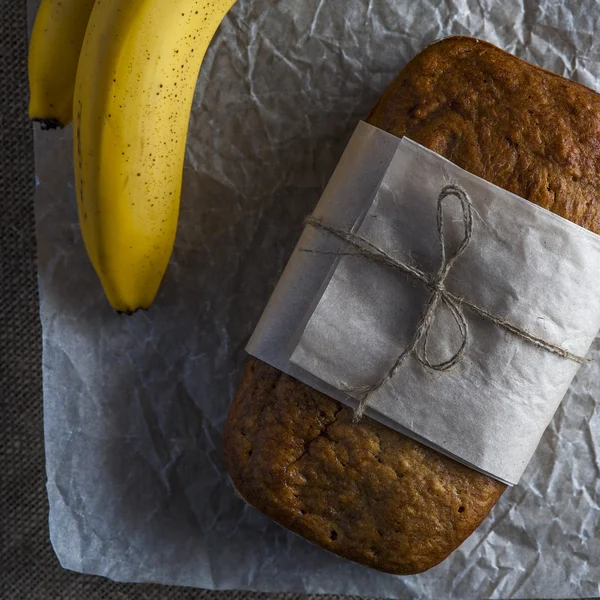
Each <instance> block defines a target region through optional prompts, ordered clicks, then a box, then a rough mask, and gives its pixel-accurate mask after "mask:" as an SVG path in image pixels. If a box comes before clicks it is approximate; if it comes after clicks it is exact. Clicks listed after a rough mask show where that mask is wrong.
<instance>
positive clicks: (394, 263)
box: [303, 184, 586, 421]
mask: <svg viewBox="0 0 600 600" xmlns="http://www.w3.org/2000/svg"><path fill="white" fill-rule="evenodd" d="M449 197H455V198H457V199H458V200H459V202H460V206H461V211H462V223H463V227H464V236H463V238H462V240H461V242H460V244H459V245H458V248H457V249H456V250H455V252H454V253H452V254H450V255H447V252H446V246H445V243H444V210H443V208H444V201H445V200H446V199H447V198H449ZM306 224H307V225H310V226H311V227H314V228H315V229H318V230H320V231H324V232H326V233H329V234H330V235H332V236H334V237H335V238H337V239H339V240H341V241H343V242H344V243H345V244H346V245H348V246H350V247H351V248H352V249H353V251H352V252H350V253H344V252H334V253H333V254H336V255H339V256H344V255H351V256H362V257H364V258H367V259H368V260H371V261H373V262H376V263H379V264H383V265H386V266H388V267H391V268H392V269H395V270H397V271H400V272H401V273H404V274H406V275H408V276H409V277H411V278H412V279H414V280H416V281H420V282H421V283H422V284H424V285H425V286H426V287H427V288H429V290H431V295H430V296H429V300H428V302H427V305H426V308H425V311H424V313H423V316H422V318H421V320H420V321H419V324H418V326H417V329H416V331H415V334H414V336H413V338H412V341H411V343H410V345H409V346H408V347H407V348H406V349H405V350H403V351H402V353H401V354H400V355H399V356H398V358H397V359H396V361H395V362H394V364H393V366H392V368H391V369H390V370H389V371H388V372H387V373H386V374H385V375H384V376H383V377H382V378H381V380H380V381H378V382H377V383H375V384H374V385H370V386H364V387H360V388H351V389H348V390H346V391H348V392H352V393H359V394H360V397H359V403H358V407H357V408H356V409H355V414H354V420H355V421H358V420H360V418H361V417H362V415H363V413H364V411H365V408H366V406H367V404H368V402H369V400H370V398H371V396H372V394H373V393H375V392H376V391H377V390H378V389H380V388H381V387H382V386H384V385H385V384H386V383H387V382H388V381H390V379H392V378H393V377H394V376H395V375H396V373H397V372H398V369H399V368H400V367H401V366H402V364H403V363H404V361H405V360H406V358H407V357H408V356H409V355H413V356H414V357H415V358H416V359H417V361H418V362H419V363H421V364H422V365H423V366H424V367H427V368H429V369H432V370H433V371H447V370H448V369H451V368H452V367H453V366H454V365H456V364H457V363H458V362H460V361H461V360H462V358H463V354H464V351H465V348H466V346H467V342H468V339H469V327H468V324H467V321H466V319H465V316H464V314H463V311H462V307H463V306H465V307H467V308H469V309H471V310H472V311H474V312H476V313H477V314H478V315H480V316H481V317H483V318H484V319H487V320H488V321H491V322H492V323H495V324H496V325H498V326H499V327H502V328H503V329H506V330H507V331H509V332H511V333H512V334H514V335H517V336H519V337H520V338H521V339H524V340H525V341H527V342H529V343H531V344H534V345H535V346H537V347H538V348H541V349H543V350H546V351H548V352H552V353H553V354H557V355H558V356H561V357H562V358H566V359H568V360H572V361H575V362H577V363H579V364H583V363H584V362H586V359H585V358H582V357H581V356H577V355H575V354H572V353H571V352H568V351H567V350H565V349H564V348H561V347H560V346H557V345H556V344H552V343H550V342H547V341H546V340H544V339H542V338H540V337H537V336H535V335H532V334H531V333H529V332H528V331H526V330H525V329H522V328H521V327H518V326H517V325H514V324H512V323H510V322H509V321H507V320H506V319H502V318H500V317H497V316H495V315H493V314H492V313H490V312H489V311H487V310H486V309H485V308H482V307H481V306H478V305H477V304H474V303H473V302H469V301H468V300H466V299H465V298H461V297H460V296H456V295H455V294H452V293H451V292H449V291H448V290H447V289H446V286H445V282H446V278H447V277H448V274H449V273H450V270H451V269H452V267H453V266H454V263H455V262H456V261H457V260H458V258H460V256H461V255H462V254H463V253H464V252H465V250H466V249H467V247H468V246H469V244H470V242H471V240H472V237H473V205H472V202H471V199H470V198H469V195H468V194H467V192H466V191H465V190H464V189H463V188H462V187H461V186H459V185H456V184H448V185H445V186H444V187H443V188H442V190H441V192H440V195H439V196H438V200H437V232H438V241H439V244H440V251H441V265H440V268H439V270H438V271H437V273H435V274H433V275H431V274H428V273H425V272H424V271H422V270H420V269H418V268H416V267H414V266H412V265H409V264H406V263H403V262H401V261H399V260H397V259H395V258H392V257H391V256H390V255H389V254H387V253H386V252H384V251H383V250H381V248H378V247H377V246H375V245H374V244H372V243H371V242H369V241H368V240H366V239H365V238H363V237H361V236H359V235H356V234H354V233H351V232H348V231H344V230H343V229H338V228H337V227H332V226H330V225H327V224H325V223H323V221H321V220H320V219H316V218H314V217H308V219H306ZM303 251H304V252H313V253H316V254H332V253H331V252H320V251H318V250H310V249H305V250H303ZM440 304H445V305H446V307H447V308H448V309H449V311H450V314H451V315H452V318H453V319H454V322H455V323H456V325H457V326H458V330H459V332H460V344H459V347H458V349H457V350H456V352H455V353H454V354H453V355H452V356H451V357H450V358H448V359H447V360H444V361H442V362H439V363H433V362H432V361H431V360H430V358H429V352H428V345H429V339H430V335H431V329H432V327H433V323H434V321H435V318H436V314H437V309H438V307H439V306H440Z"/></svg>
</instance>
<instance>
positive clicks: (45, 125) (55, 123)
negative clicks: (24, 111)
mask: <svg viewBox="0 0 600 600" xmlns="http://www.w3.org/2000/svg"><path fill="white" fill-rule="evenodd" d="M31 120H32V121H33V122H34V123H39V124H40V125H41V127H42V131H49V130H52V129H62V128H63V127H64V125H63V124H62V123H61V122H60V121H59V120H58V119H31Z"/></svg>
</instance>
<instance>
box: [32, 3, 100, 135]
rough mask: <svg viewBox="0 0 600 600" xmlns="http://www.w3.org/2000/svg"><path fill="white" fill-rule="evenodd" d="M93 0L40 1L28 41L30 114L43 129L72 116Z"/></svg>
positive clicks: (65, 124)
mask: <svg viewBox="0 0 600 600" xmlns="http://www.w3.org/2000/svg"><path fill="white" fill-rule="evenodd" d="M93 6H94V0H42V3H41V4H40V7H39V9H38V12H37V15H36V17H35V23H34V25H33V31H32V34H31V41H30V44H29V87H30V101H29V116H30V118H31V119H32V120H34V121H40V122H41V123H42V129H54V128H56V127H66V126H67V125H68V124H69V123H70V122H71V120H72V119H73V89H74V87H75V75H76V73H77V63H78V62H79V52H80V50H81V45H82V43H83V38H84V36H85V30H86V27H87V24H88V20H89V17H90V13H91V12H92V8H93Z"/></svg>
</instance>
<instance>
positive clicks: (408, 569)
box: [224, 37, 600, 575]
mask: <svg viewBox="0 0 600 600" xmlns="http://www.w3.org/2000/svg"><path fill="white" fill-rule="evenodd" d="M368 121H369V122H370V123H371V124H373V125H375V126H376V127H379V128H381V129H384V130H386V131H388V132H390V133H392V134H394V135H397V136H399V137H400V136H404V135H407V136H408V137H410V138H412V139H413V140H415V141H417V142H419V143H420V144H422V145H423V146H426V147H428V148H430V149H431V150H433V151H435V152H437V153H438V154H441V155H442V156H444V157H446V158H448V159H449V160H451V161H452V162H454V163H455V164H457V165H459V166H460V167H462V168H464V169H466V170H468V171H470V172H471V173H474V174H475V175H478V176H479V177H482V178H484V179H487V180H488V181H490V182H492V183H494V184H496V185H499V186H501V187H503V188H505V189H507V190H510V191H512V192H514V193H516V194H518V195H519V196H522V197H524V198H527V199H529V200H531V201H532V202H535V203H536V204H539V205H540V206H543V207H544V208H547V209H549V210H551V211H553V212H555V213H558V214H559V215H561V216H563V217H565V218H567V219H570V220H571V221H574V222H575V223H578V224H579V225H581V226H583V227H586V228H588V229H591V230H592V231H595V232H596V233H600V215H599V206H598V202H597V201H596V198H597V197H598V191H599V190H598V188H599V187H600V178H599V177H598V172H599V166H600V136H599V133H600V96H599V95H598V94H596V93H594V92H592V91H591V90H589V89H587V88H585V87H583V86H580V85H578V84H576V83H573V82H571V81H568V80H566V79H564V78H562V77H559V76H557V75H554V74H552V73H549V72H547V71H544V70H542V69H540V68H538V67H535V66H533V65H530V64H528V63H526V62H523V61H522V60H520V59H518V58H516V57H514V56H512V55H510V54H507V53H506V52H504V51H502V50H500V49H498V48H496V47H494V46H492V45H491V44H488V43H486V42H481V41H478V40H476V39H473V38H467V37H452V38H447V39H445V40H442V41H440V42H437V43H435V44H433V45H431V46H429V47H427V48H426V49H425V50H423V51H422V52H421V53H420V54H419V55H418V56H417V57H416V58H414V59H413V60H412V61H411V62H410V63H409V64H408V65H407V66H406V68H405V69H404V70H403V71H402V72H401V74H400V76H399V77H398V79H397V80H396V81H395V82H394V83H393V84H392V86H391V87H390V88H389V89H388V90H387V92H386V93H385V94H384V96H383V97H382V98H381V100H380V101H379V103H378V104H377V106H376V107H375V109H374V110H373V111H372V113H371V114H370V115H369V117H368ZM351 421H352V412H351V410H350V409H348V408H345V407H344V406H343V405H342V404H340V403H339V402H337V401H335V400H333V399H331V398H329V397H328V396H325V395H324V394H321V393H319V392H317V391H315V390H313V389H311V388H310V387H308V386H307V385H305V384H303V383H300V382H299V381H297V380H295V379H293V378H292V377H289V376H287V375H285V374H283V373H281V372H280V371H278V370H277V369H274V368H273V367H271V366H269V365H267V364H265V363H263V362H261V361H259V360H258V359H256V358H252V357H251V358H250V359H249V361H248V365H247V367H246V371H245V373H244V376H243V379H242V382H241V384H240V387H239V389H238V391H237V393H236V396H235V399H234V402H233V405H232V408H231V411H230V414H229V418H228V421H227V424H226V429H225V441H224V455H225V462H226V466H227V470H228V472H229V474H230V477H231V480H232V482H233V484H234V486H235V488H236V490H237V491H238V493H239V494H240V495H241V496H242V497H243V498H244V499H245V500H246V501H247V502H248V503H249V504H252V505H253V506H255V507H256V508H258V509H260V510H261V511H262V512H264V513H265V514H267V515H269V516H270V517H271V518H273V519H274V520H276V521H277V522H279V523H280V524H281V525H283V526H285V527H287V528H289V529H291V530H292V531H294V532H295V533H297V534H300V535H302V536H304V537H305V538H306V539H308V540H310V541H311V542H314V543H316V544H318V545H319V546H322V547H323V548H326V549H327V550H330V551H332V552H335V553H336V554H338V555H340V556H343V557H345V558H348V559H350V560H354V561H357V562H359V563H362V564H364V565H367V566H370V567H373V568H375V569H379V570H382V571H386V572H389V573H396V574H404V575H406V574H412V573H419V572H422V571H425V570H427V569H429V568H431V567H433V566H435V565H436V564H438V563H439V562H441V561H442V560H443V559H444V558H445V557H447V556H448V555H449V554H450V553H451V552H452V551H453V550H454V549H456V548H457V547H458V546H459V545H460V544H461V543H462V542H463V541H464V540H465V539H466V538H467V537H468V536H469V535H470V534H471V533H472V532H473V530H474V529H475V528H476V527H477V526H478V525H479V524H480V523H481V521H482V520H483V519H484V518H485V516H486V515H487V513H488V512H489V510H490V509H491V508H492V507H493V506H494V504H495V503H496V501H497V500H498V498H499V497H500V495H501V494H502V492H503V491H504V489H505V487H506V486H504V485H503V484H501V483H499V482H497V481H495V480H493V479H491V478H489V477H486V476H485V475H482V474H480V473H478V472H476V471H473V470H472V469H469V468H468V467H465V466H463V465H461V464H459V463H457V462H455V461H453V460H452V459H450V458H447V457H445V456H442V455H441V454H439V453H437V452H436V451H434V450H432V449H430V448H427V447H425V446H423V445H422V444H420V443H418V442H415V441H413V440H411V439H409V438H407V437H406V436H403V435H401V434H400V433H398V432H396V431H393V430H391V429H389V428H387V427H385V426H383V425H381V424H379V423H376V422H375V421H373V420H371V419H369V418H367V417H365V418H363V419H362V421H361V422H360V423H358V424H353V423H352V422H351Z"/></svg>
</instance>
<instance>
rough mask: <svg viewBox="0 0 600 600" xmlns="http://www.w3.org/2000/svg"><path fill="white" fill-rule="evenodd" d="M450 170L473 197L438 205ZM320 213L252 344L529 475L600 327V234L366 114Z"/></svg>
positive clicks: (470, 456) (314, 379)
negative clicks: (354, 243)
mask: <svg viewBox="0 0 600 600" xmlns="http://www.w3.org/2000/svg"><path fill="white" fill-rule="evenodd" d="M450 182H451V183H452V185H454V186H455V190H456V189H458V190H462V191H464V194H465V197H467V198H469V201H468V209H467V210H465V205H464V202H462V201H461V203H454V212H453V207H452V206H446V207H445V208H444V209H443V210H442V209H441V208H440V206H441V204H439V203H438V197H439V196H440V190H442V189H444V188H445V187H446V186H447V185H448V184H449V183H450ZM440 219H441V220H442V221H440ZM444 219H445V221H446V223H447V226H446V230H445V231H443V229H444V225H443V220H444ZM454 220H456V222H457V223H458V224H460V223H463V224H464V227H462V228H461V227H460V226H459V227H456V226H454V225H455V223H453V221H454ZM310 223H311V226H310V227H307V229H306V230H305V231H304V233H303V235H302V237H301V239H300V242H299V244H298V246H297V248H296V250H295V251H294V253H293V255H292V258H291V259H290V262H289V263H288V266H287V267H286V269H285V271H284V273H283V275H282V277H281V279H280V282H279V283H278V285H277V288H276V290H275V292H274V294H273V296H272V298H271V300H270V301H269V304H268V305H267V308H266V310H265V312H264V313H263V316H262V318H261V320H260V322H259V324H258V326H257V328H256V330H255V332H254V334H253V336H252V339H251V340H250V343H249V345H248V351H249V352H250V353H251V354H253V355H255V356H256V357H258V358H260V359H262V360H264V361H265V362H268V363H270V364H271V365H273V366H275V367H277V368H278V369H280V370H282V371H284V372H286V373H288V374H290V375H292V376H294V377H296V378H297V379H299V380H301V381H304V382H305V383H307V384H308V385H311V386H312V387H314V388H315V389H318V390H320V391H323V392H325V393H327V394H328V395H330V396H333V397H334V398H336V399H338V400H340V401H342V402H345V403H347V404H350V405H351V406H353V407H355V408H356V407H357V405H358V406H359V408H362V407H364V406H365V405H367V406H366V412H367V414H368V415H369V416H371V417H373V418H375V419H376V420H378V421H381V422H383V423H384V424H386V425H388V426H390V427H392V428H394V429H397V430H398V431H400V432H402V433H405V434H407V435H410V436H411V437H413V438H415V439H417V440H419V441H421V442H423V443H425V444H427V445H429V446H431V447H433V448H436V449H438V450H440V451H441V452H443V453H445V454H447V455H449V456H451V457H453V458H455V459H457V460H459V461H461V462H463V463H465V464H467V465H469V466H472V467H474V468H476V469H478V470H480V471H482V472H484V473H487V474H489V475H491V476H493V477H495V478H497V479H499V480H501V481H504V482H506V483H509V484H514V483H517V482H518V480H519V478H520V476H521V475H522V473H523V471H524V469H525V467H526V465H527V463H528V461H529V459H530V458H531V455H532V454H533V452H534V450H535V448H536V446H537V444H538V442H539V439H540V437H541V435H542V433H543V431H544V429H545V428H546V426H547V425H548V423H549V421H550V419H551V418H552V415H553V414H554V412H555V410H556V408H557V407H558V405H559V403H560V400H561V399H562V397H563V396H564V394H565V392H566V390H567V388H568V386H569V384H570V382H571V380H572V378H573V376H574V375H575V373H576V371H577V369H578V367H579V364H580V362H582V357H583V356H585V354H586V353H587V351H588V349H589V346H590V344H591V342H592V341H593V339H594V337H595V335H596V333H597V332H598V329H599V328H600V302H599V301H598V298H600V236H597V235H595V234H593V233H591V232H589V231H587V230H585V229H583V228H581V227H579V226H577V225H575V224H573V223H571V222H570V221H567V220H565V219H562V218H561V217H559V216H557V215H555V214H553V213H551V212H549V211H547V210H545V209H542V208H540V207H538V206H536V205H534V204H532V203H530V202H528V201H526V200H524V199H522V198H519V197H518V196H515V195H514V194H511V193H510V192H507V191H506V190H503V189H501V188H498V187H497V186H494V185H492V184H490V183H488V182H486V181H484V180H482V179H480V178H478V177H476V176H474V175H472V174H470V173H468V172H466V171H464V170H462V169H460V168H459V167H457V166H456V165H454V164H452V163H450V162H449V161H447V160H446V159H444V158H442V157H441V156H439V155H437V154H435V153H433V152H431V151H430V150H428V149H426V148H423V147H422V146H420V145H418V144H416V143H415V142H412V141H411V140H409V139H407V138H403V139H399V138H396V137H394V136H392V135H390V134H388V133H385V132H383V131H381V130H379V129H377V128H375V127H372V126H370V125H368V124H366V123H360V125H359V126H358V128H357V130H356V132H355V134H354V136H353V138H352V139H351V141H350V143H349V145H348V147H347V149H346V151H345V153H344V155H343V157H342V159H341V161H340V163H339V165H338V168H337V169H336V171H335V173H334V175H333V177H332V179H331V181H330V183H329V185H328V186H327V188H326V190H325V192H324V194H323V196H322V198H321V200H320V202H319V204H318V206H317V208H316V209H315V212H314V214H313V216H312V217H311V220H310ZM436 223H437V226H436ZM315 225H316V227H315ZM332 231H337V232H345V234H347V237H348V239H351V240H354V241H356V240H362V241H363V242H364V243H365V244H366V246H365V247H367V246H368V247H370V248H371V249H373V248H374V249H376V252H375V251H373V250H371V255H372V254H373V253H381V255H385V256H387V257H388V258H389V262H390V264H392V263H393V264H395V265H396V266H397V265H398V264H400V265H402V266H403V267H408V268H413V269H414V270H415V272H416V273H420V274H422V275H425V277H429V279H428V280H427V283H428V284H427V285H425V286H423V285H421V286H419V285H416V284H415V277H410V274H409V276H407V274H406V273H405V272H399V270H398V269H397V268H396V269H394V268H390V265H383V266H382V265H381V264H377V263H378V261H377V260H373V256H365V255H364V254H365V253H364V252H363V253H362V255H361V256H358V257H357V256H356V254H357V248H356V247H355V248H353V249H350V250H349V248H348V245H349V242H348V239H342V240H341V241H340V239H339V238H340V235H337V236H336V235H332ZM465 232H466V233H465ZM440 235H442V236H443V237H442V248H441V250H440ZM341 237H342V238H343V236H341ZM361 243H362V242H361ZM350 246H352V244H351V243H350ZM358 247H359V248H360V244H359V245H358ZM440 252H441V261H440ZM358 253H359V254H361V252H358ZM447 256H449V257H450V258H449V259H448V258H447ZM459 257H460V260H457V259H458V258H459ZM379 262H381V261H379ZM450 267H451V268H450ZM400 271H402V269H400ZM428 273H433V274H435V275H432V276H428V275H426V274H428ZM416 279H419V277H418V276H416ZM432 282H437V283H435V285H433V283H432ZM417 283H418V282H417ZM430 284H431V285H430ZM432 285H433V288H432ZM436 286H437V287H436ZM432 289H433V290H434V293H431V291H432ZM444 294H446V295H447V298H449V299H454V300H452V301H450V302H443V301H442V299H443V297H444ZM432 302H433V303H434V304H435V307H433V308H434V310H429V309H431V308H432V307H431V303H432ZM438 304H440V306H437V305H438ZM462 305H464V306H462ZM424 306H425V307H427V310H426V311H425V317H424V314H423V307H424ZM472 306H475V307H477V308H479V309H481V310H479V311H477V310H471V311H468V314H467V313H466V312H464V309H465V307H466V308H468V307H472ZM434 315H435V318H434ZM424 318H427V319H428V321H427V323H426V326H424V327H422V324H423V319H424ZM415 324H417V325H418V328H417V332H418V334H417V335H416V334H415V327H416V325H415ZM467 329H468V335H469V343H468V344H467V343H466V340H467ZM425 333H427V336H425ZM424 336H425V338H424ZM457 336H459V338H458V339H459V340H462V342H461V343H460V344H459V351H457V346H456V341H455V340H456V339H457ZM417 338H418V339H417ZM427 338H435V340H436V343H435V344H431V343H430V344H429V345H428V344H427V341H428V339H427ZM423 343H424V344H425V348H424V349H422V350H421V351H420V353H419V352H415V350H416V348H417V346H418V344H423ZM406 349H409V350H410V352H408V351H407V350H406ZM457 356H459V357H460V360H449V359H448V357H457ZM439 364H442V365H447V366H448V368H447V369H446V368H444V369H436V368H435V367H436V365H439ZM424 365H425V366H427V365H429V366H430V367H433V368H423V366H424ZM400 366H401V367H402V368H401V369H399V367H400ZM442 371H443V372H442ZM361 399H362V403H358V401H359V400H361Z"/></svg>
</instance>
